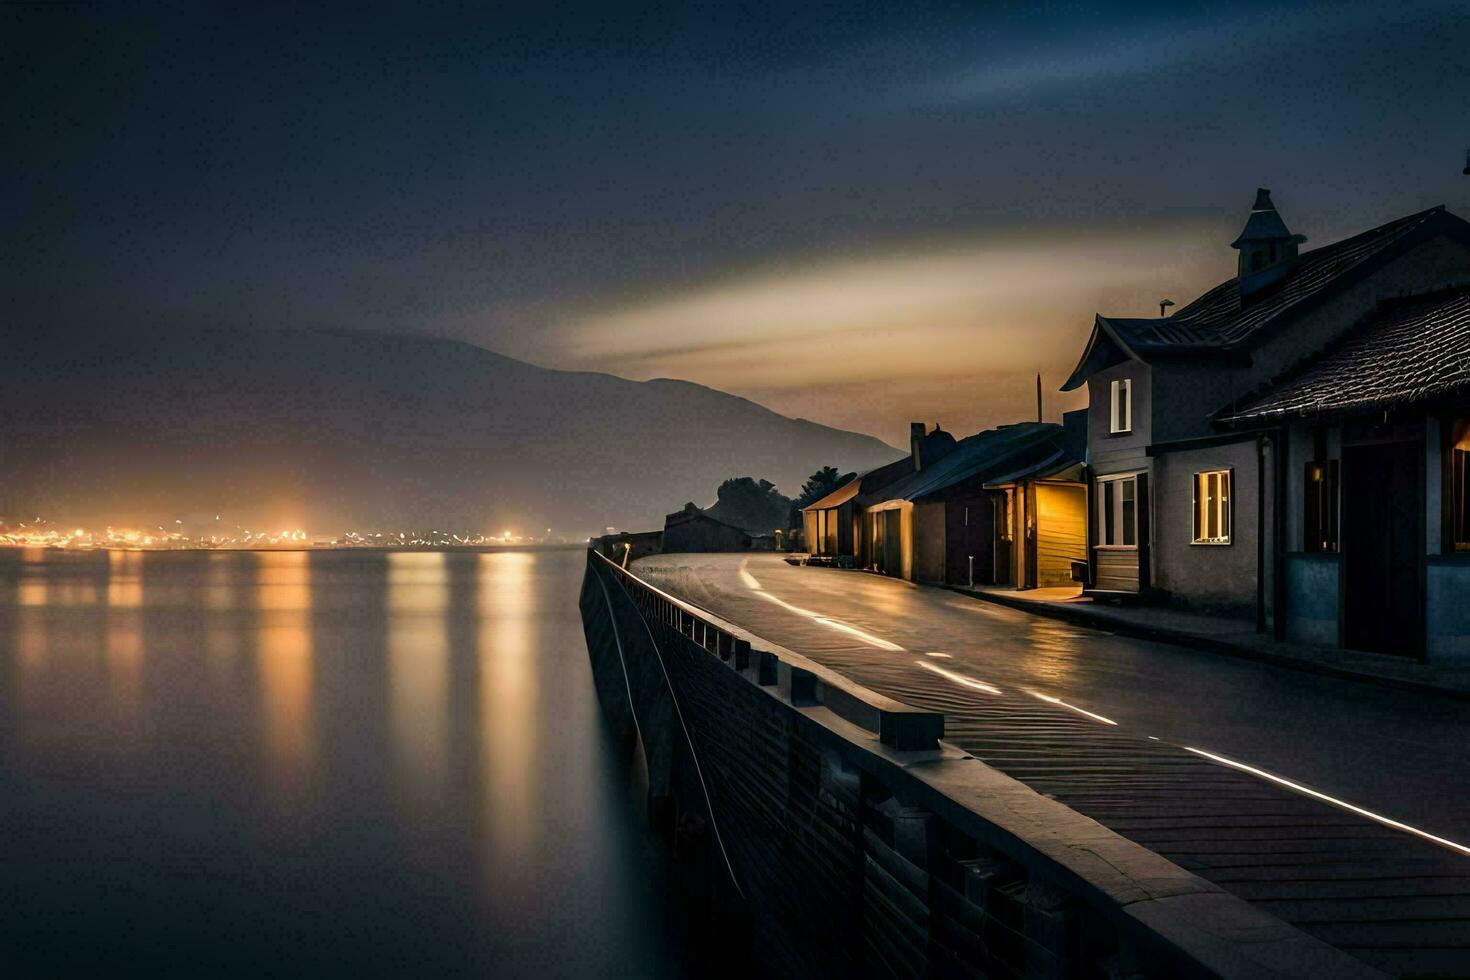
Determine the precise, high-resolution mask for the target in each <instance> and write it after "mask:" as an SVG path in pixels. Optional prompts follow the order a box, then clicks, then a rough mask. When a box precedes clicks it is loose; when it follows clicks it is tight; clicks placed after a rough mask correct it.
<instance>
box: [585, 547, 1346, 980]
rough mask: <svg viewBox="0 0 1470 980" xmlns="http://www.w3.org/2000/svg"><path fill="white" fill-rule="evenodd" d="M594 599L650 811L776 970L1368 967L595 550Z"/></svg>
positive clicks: (1131, 971) (1086, 971)
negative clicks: (702, 865) (713, 881)
mask: <svg viewBox="0 0 1470 980" xmlns="http://www.w3.org/2000/svg"><path fill="white" fill-rule="evenodd" d="M581 608H582V615H583V621H584V627H585V631H586V636H587V645H588V652H589V655H590V657H591V662H592V669H593V675H594V678H595V679H596V685H597V690H598V694H599V697H600V699H601V702H602V705H603V708H604V711H605V713H606V715H607V717H608V720H609V722H610V724H611V726H612V727H613V729H614V731H616V732H618V733H620V734H621V735H622V736H623V737H624V738H626V739H627V740H628V742H629V744H636V745H638V746H640V750H641V752H642V754H643V762H644V764H645V765H646V768H647V773H648V795H649V812H650V815H651V817H652V819H653V820H654V822H655V823H656V824H657V825H659V826H661V827H664V828H666V829H667V830H669V831H670V833H671V834H672V835H673V836H675V837H676V838H679V839H682V840H685V841H687V840H688V839H689V838H691V837H697V838H699V839H700V840H701V841H702V842H703V845H704V846H703V847H702V848H700V849H699V853H700V854H701V855H703V857H702V859H703V860H705V861H707V863H708V868H709V874H710V875H711V876H714V877H716V878H718V879H720V880H721V883H722V887H723V890H724V894H725V895H726V910H725V913H724V917H725V918H726V919H727V920H728V922H729V923H730V928H731V930H732V934H733V935H734V936H735V937H736V938H737V939H738V940H739V941H743V942H745V943H747V944H748V947H749V953H750V956H751V959H752V962H754V963H755V964H757V965H758V966H759V968H760V969H761V970H762V971H763V972H769V973H771V974H775V975H804V976H855V977H863V976H901V977H925V976H933V977H951V976H953V977H980V976H990V977H1073V976H1089V977H1096V976H1100V977H1136V976H1158V977H1173V976H1226V977H1263V976H1312V977H1321V976H1333V977H1350V976H1368V975H1374V974H1372V973H1371V972H1370V971H1368V970H1366V968H1365V967H1363V965H1362V964H1360V963H1359V962H1358V961H1357V960H1355V959H1352V958H1350V957H1347V956H1346V955H1345V954H1342V953H1340V952H1338V951H1336V950H1334V949H1332V948H1330V947H1328V946H1326V945H1324V944H1322V943H1320V942H1318V941H1317V940H1315V939H1312V938H1310V937H1308V936H1306V935H1305V934H1303V933H1301V932H1299V931H1297V930H1295V929H1293V928H1292V927H1290V926H1288V925H1287V924H1285V923H1283V922H1281V921H1280V920H1278V919H1275V918H1274V917H1272V916H1270V915H1267V914H1266V913H1264V912H1261V911H1259V910H1257V909H1256V908H1254V907H1253V906H1251V905H1249V904H1248V903H1246V902H1244V901H1242V900H1241V899H1239V898H1236V897H1235V896H1233V895H1230V894H1228V893H1225V892H1223V891H1221V890H1220V889H1219V888H1218V887H1217V886H1215V885H1212V884H1210V883H1208V882H1206V881H1204V880H1202V879H1200V878H1198V877H1196V876H1194V875H1192V874H1190V873H1189V872H1187V871H1185V870H1183V869H1181V868H1179V867H1177V866H1175V865H1173V864H1171V863H1170V862H1168V861H1166V860H1165V859H1164V858H1162V857H1159V856H1158V855H1156V854H1154V853H1153V852H1151V851H1148V850H1146V849H1145V848H1143V847H1140V846H1139V845H1137V844H1134V843H1132V842H1130V841H1128V840H1125V839H1124V838H1122V837H1119V836H1118V835H1117V834H1115V833H1113V832H1111V831H1109V830H1107V829H1106V828H1104V827H1103V826H1101V825H1100V824H1098V823H1097V822H1095V821H1093V820H1091V819H1090V818H1087V817H1084V816H1082V815H1081V814H1078V813H1076V812H1074V811H1072V810H1070V809H1068V808H1067V807H1065V806H1063V805H1062V804H1060V803H1058V802H1056V801H1055V800H1052V799H1049V798H1047V797H1043V796H1041V795H1039V794H1037V793H1036V792H1034V791H1032V790H1031V789H1029V788H1028V787H1026V786H1024V785H1022V784H1020V783H1018V782H1017V781H1015V780H1014V779H1011V778H1010V777H1008V776H1005V775H1004V774H1002V773H999V772H997V771H995V770H993V769H991V768H989V767H988V766H986V765H985V764H984V763H982V762H980V761H979V760H977V759H975V758H973V757H971V756H969V755H967V754H965V753H963V752H961V751H959V750H957V749H955V748H954V747H952V746H950V745H948V744H946V743H945V742H944V741H943V740H942V737H943V724H944V719H943V716H942V715H939V714H936V713H933V712H926V711H920V710H916V709H914V708H911V707H909V706H907V705H903V704H900V703H898V702H895V701H892V700H890V699H888V698H886V697H883V696H881V695H878V694H876V693H875V692H872V691H868V690H866V689H864V688H861V687H859V686H857V685H856V684H853V683H852V682H851V681H849V680H847V679H846V678H844V677H842V676H840V675H838V674H835V673H833V672H831V671H829V670H827V669H825V668H823V667H822V666H821V665H819V664H816V663H813V662H812V661H809V660H807V659H805V658H803V657H801V656H800V655H798V654H796V653H794V652H792V651H789V650H786V649H784V648H782V647H780V646H778V645H775V644H773V643H770V642H768V641H766V640H763V639H760V638H757V637H754V636H752V635H750V634H749V633H747V632H745V631H744V630H742V629H741V628H740V627H739V626H737V625H736V624H733V623H729V622H726V621H724V620H721V619H719V618H717V617H715V616H713V615H711V614H709V613H707V612H705V611H703V610H700V609H697V608H696V607H693V606H691V605H689V604H687V603H684V602H682V601H680V600H678V599H677V598H675V597H673V596H670V595H668V594H666V593H664V592H661V591H660V590H658V589H656V588H654V587H653V586H651V585H649V584H647V583H645V582H643V581H642V580H641V579H639V578H638V577H637V576H636V575H634V574H632V573H631V572H628V571H626V570H625V569H623V568H621V567H619V566H618V565H616V564H614V563H613V562H611V561H609V560H607V559H606V558H604V557H602V556H600V555H598V554H597V553H596V552H589V554H588V566H587V572H586V576H585V578H584V581H583V587H582V595H581Z"/></svg>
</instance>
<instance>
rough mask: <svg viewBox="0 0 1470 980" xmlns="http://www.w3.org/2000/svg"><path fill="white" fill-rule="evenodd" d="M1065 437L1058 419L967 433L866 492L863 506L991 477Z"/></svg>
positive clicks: (1042, 452)
mask: <svg viewBox="0 0 1470 980" xmlns="http://www.w3.org/2000/svg"><path fill="white" fill-rule="evenodd" d="M1062 440H1063V432H1062V427H1061V426H1060V425H1057V424H1056V423H1055V422H1017V423H1016V424H1014V425H1003V426H1001V427H1000V428H998V429H986V430H985V431H984V432H977V433H976V434H975V435H972V436H967V437H966V438H964V439H961V440H960V441H959V442H957V443H956V444H955V447H954V448H953V449H951V450H950V451H949V453H948V454H947V455H945V456H943V457H942V458H940V459H939V460H937V461H935V462H934V463H931V464H929V465H927V466H925V467H924V468H923V469H922V470H919V471H917V472H915V473H910V474H909V475H908V476H905V477H903V478H902V479H900V480H895V481H894V482H893V483H891V484H889V485H887V486H885V487H881V488H879V489H878V490H876V491H875V492H872V493H866V492H865V493H864V494H863V495H862V496H861V497H859V498H858V502H859V503H860V504H863V505H864V506H867V505H871V504H877V503H882V502H883V501H885V500H918V499H919V498H921V497H927V496H928V495H930V494H932V493H938V492H939V491H940V490H946V489H948V488H950V487H952V486H954V485H955V484H957V483H960V482H961V481H963V480H968V479H971V478H975V477H978V478H981V479H986V478H989V477H991V476H993V475H995V474H996V473H999V472H1001V471H1003V470H1005V469H1009V468H1013V467H1015V466H1016V465H1017V464H1018V463H1020V462H1022V461H1025V460H1029V459H1032V458H1033V457H1043V458H1044V457H1046V456H1049V455H1051V454H1052V453H1054V452H1055V451H1056V449H1057V448H1058V447H1059V446H1060V445H1061V443H1062Z"/></svg>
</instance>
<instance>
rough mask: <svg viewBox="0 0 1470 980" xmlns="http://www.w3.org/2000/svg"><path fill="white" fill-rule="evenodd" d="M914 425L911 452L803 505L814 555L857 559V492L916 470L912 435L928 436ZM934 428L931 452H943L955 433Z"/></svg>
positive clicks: (805, 530) (809, 547)
mask: <svg viewBox="0 0 1470 980" xmlns="http://www.w3.org/2000/svg"><path fill="white" fill-rule="evenodd" d="M913 425H914V426H917V427H918V428H917V432H918V436H917V437H915V436H912V435H911V437H910V444H911V445H910V452H909V455H907V456H900V457H899V458H898V459H896V460H894V461H893V462H891V463H888V464H887V465H885V466H880V467H878V468H877V469H874V470H869V471H868V472H866V473H862V474H860V475H858V476H855V477H853V478H852V479H851V480H848V481H847V482H846V483H844V484H843V485H842V486H840V487H838V488H837V489H836V490H834V491H832V492H831V493H829V494H827V496H825V497H822V498H821V499H819V500H815V501H813V502H812V503H810V504H808V505H807V506H805V507H803V508H802V509H801V522H802V533H803V534H804V535H805V537H806V546H807V551H808V552H809V553H810V554H811V555H813V556H816V557H819V558H840V559H852V560H853V562H854V563H855V562H856V561H857V555H858V550H859V548H858V545H859V541H860V539H861V534H860V532H859V523H860V518H861V514H860V511H859V509H858V505H857V498H858V495H859V494H863V493H867V494H873V493H876V492H877V491H878V490H879V489H881V488H883V487H886V486H888V485H889V484H890V483H892V482H893V481H894V480H896V479H898V478H899V477H901V476H904V475H906V474H908V473H911V472H913V460H914V454H915V452H916V447H915V446H914V445H913V439H914V438H925V437H924V435H923V430H924V423H922V422H915V423H913ZM935 432H936V433H937V435H936V436H935V437H934V438H933V440H932V442H931V443H930V445H929V449H928V454H929V455H930V456H936V455H939V454H942V453H943V452H944V451H946V450H947V449H948V448H949V447H950V446H953V445H954V437H953V436H951V435H950V434H949V433H947V432H939V430H938V426H935Z"/></svg>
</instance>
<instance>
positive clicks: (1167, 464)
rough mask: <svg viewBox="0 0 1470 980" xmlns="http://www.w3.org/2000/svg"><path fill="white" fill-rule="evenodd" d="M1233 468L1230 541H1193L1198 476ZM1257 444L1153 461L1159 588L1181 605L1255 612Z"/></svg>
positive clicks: (1242, 613) (1248, 442) (1178, 454)
mask: <svg viewBox="0 0 1470 980" xmlns="http://www.w3.org/2000/svg"><path fill="white" fill-rule="evenodd" d="M1219 469H1233V470H1234V477H1233V496H1234V501H1233V504H1232V507H1233V511H1232V515H1231V539H1230V543H1229V544H1211V545H1204V544H1200V545H1197V544H1193V543H1192V541H1193V539H1194V474H1195V473H1197V472H1201V471H1204V470H1219ZM1258 469H1259V466H1258V459H1257V455H1256V443H1255V440H1254V439H1248V440H1246V441H1244V442H1239V443H1231V444H1229V445H1224V446H1212V447H1209V448H1206V449H1192V450H1186V451H1182V452H1172V453H1168V454H1165V455H1162V456H1158V457H1155V459H1154V499H1153V514H1154V528H1153V571H1154V576H1155V580H1154V584H1155V586H1156V587H1157V588H1160V589H1163V590H1164V591H1166V592H1168V593H1169V596H1170V600H1171V601H1172V602H1173V603H1175V604H1177V605H1179V606H1182V607H1188V608H1196V609H1201V610H1208V611H1212V612H1220V613H1226V614H1230V615H1240V616H1251V617H1254V615H1255V607H1256V567H1257V553H1256V546H1257V545H1256V535H1257V531H1258V529H1257V523H1258V519H1259V514H1258V508H1259V506H1260V504H1259V501H1260V493H1259V488H1258V483H1257V472H1258Z"/></svg>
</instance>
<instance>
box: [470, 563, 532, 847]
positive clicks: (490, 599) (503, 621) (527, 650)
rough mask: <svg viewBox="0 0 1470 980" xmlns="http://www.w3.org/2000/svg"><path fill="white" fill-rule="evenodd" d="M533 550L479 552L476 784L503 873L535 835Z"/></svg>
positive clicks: (491, 843)
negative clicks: (479, 768) (479, 758)
mask: <svg viewBox="0 0 1470 980" xmlns="http://www.w3.org/2000/svg"><path fill="white" fill-rule="evenodd" d="M532 561H533V558H532V556H530V555H528V554H523V553H519V552H495V553H488V554H483V555H481V556H480V618H481V631H480V648H479V666H480V719H481V726H482V727H481V733H480V737H481V752H482V754H483V757H484V760H485V766H484V773H483V776H482V777H481V781H480V788H481V793H482V800H483V807H484V811H485V815H486V823H487V825H488V827H489V828H490V830H491V834H490V851H489V858H490V864H491V866H492V867H491V871H492V873H495V872H497V871H498V872H499V873H501V874H504V873H505V871H506V869H508V868H510V867H513V861H514V858H515V856H516V855H517V854H526V853H528V852H529V851H530V850H531V848H532V847H533V845H534V844H535V843H536V840H535V838H536V833H537V824H536V819H535V815H536V812H537V807H538V802H537V796H538V794H539V789H540V786H539V782H538V780H537V778H536V774H535V772H534V771H533V769H532V763H533V760H535V759H536V757H537V756H538V754H539V753H538V751H537V745H536V737H537V730H536V719H537V715H538V712H539V711H540V708H539V705H538V698H537V695H538V692H537V689H536V683H535V682H536V676H535V674H536V665H535V662H534V657H535V656H536V652H537V650H536V636H535V620H534V614H535V610H534V595H533V592H532V588H531V563H532Z"/></svg>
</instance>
